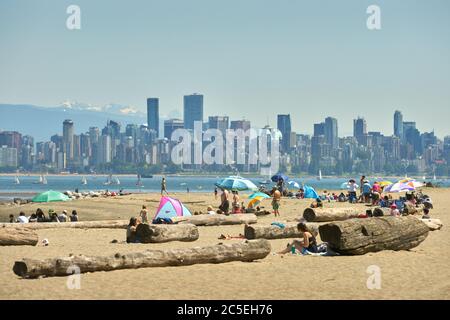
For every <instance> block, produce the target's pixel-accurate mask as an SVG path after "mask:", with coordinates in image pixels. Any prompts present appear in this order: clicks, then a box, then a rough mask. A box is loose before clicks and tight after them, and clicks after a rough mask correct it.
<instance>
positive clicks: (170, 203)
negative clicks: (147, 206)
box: [153, 196, 192, 220]
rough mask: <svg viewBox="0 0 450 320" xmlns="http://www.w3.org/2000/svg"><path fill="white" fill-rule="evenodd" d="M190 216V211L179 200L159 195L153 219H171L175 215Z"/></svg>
mask: <svg viewBox="0 0 450 320" xmlns="http://www.w3.org/2000/svg"><path fill="white" fill-rule="evenodd" d="M188 216H192V214H191V212H190V211H189V210H188V208H186V207H185V206H184V205H183V204H182V203H181V201H180V200H177V199H173V198H171V197H167V196H166V197H161V201H160V202H159V207H158V210H157V211H156V215H155V217H154V218H153V220H155V219H158V218H161V219H172V218H176V217H188Z"/></svg>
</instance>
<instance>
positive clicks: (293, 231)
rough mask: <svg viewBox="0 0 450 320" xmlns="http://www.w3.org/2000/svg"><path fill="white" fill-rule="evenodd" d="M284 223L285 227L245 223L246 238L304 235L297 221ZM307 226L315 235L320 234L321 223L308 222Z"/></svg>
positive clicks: (277, 237)
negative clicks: (298, 227)
mask: <svg viewBox="0 0 450 320" xmlns="http://www.w3.org/2000/svg"><path fill="white" fill-rule="evenodd" d="M284 225H285V227H284V228H280V227H278V226H274V225H258V224H256V225H252V226H249V225H245V228H244V236H245V238H246V239H285V238H301V237H302V236H303V233H301V232H300V231H298V229H297V223H287V224H284ZM306 226H307V227H308V229H309V231H310V232H311V233H312V234H313V235H314V236H317V235H318V233H319V225H318V224H317V223H306Z"/></svg>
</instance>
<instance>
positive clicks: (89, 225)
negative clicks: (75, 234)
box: [0, 220, 129, 230]
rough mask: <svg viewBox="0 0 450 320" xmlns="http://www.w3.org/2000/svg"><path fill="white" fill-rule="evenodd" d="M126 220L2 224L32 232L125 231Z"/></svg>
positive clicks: (2, 225)
mask: <svg viewBox="0 0 450 320" xmlns="http://www.w3.org/2000/svg"><path fill="white" fill-rule="evenodd" d="M128 223H129V221H127V220H104V221H81V222H33V223H2V224H0V227H4V228H27V229H32V230H40V229H55V228H80V229H103V228H106V229H125V228H126V227H127V225H128Z"/></svg>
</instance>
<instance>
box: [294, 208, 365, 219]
mask: <svg viewBox="0 0 450 320" xmlns="http://www.w3.org/2000/svg"><path fill="white" fill-rule="evenodd" d="M364 213H365V212H364V209H361V208H358V207H354V208H352V207H350V208H317V209H313V208H306V209H305V211H304V212H303V218H305V220H306V221H308V222H328V221H341V220H347V219H352V218H357V217H358V216H359V215H361V214H364Z"/></svg>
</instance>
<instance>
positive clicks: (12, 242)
mask: <svg viewBox="0 0 450 320" xmlns="http://www.w3.org/2000/svg"><path fill="white" fill-rule="evenodd" d="M38 241H39V237H38V235H37V233H36V232H34V231H33V230H30V229H26V228H0V246H35V245H36V244H37V243H38Z"/></svg>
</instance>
